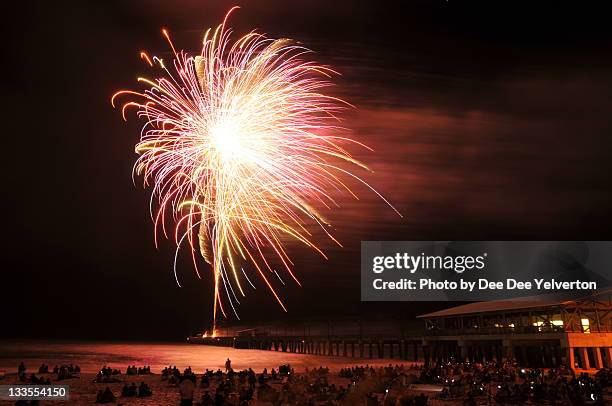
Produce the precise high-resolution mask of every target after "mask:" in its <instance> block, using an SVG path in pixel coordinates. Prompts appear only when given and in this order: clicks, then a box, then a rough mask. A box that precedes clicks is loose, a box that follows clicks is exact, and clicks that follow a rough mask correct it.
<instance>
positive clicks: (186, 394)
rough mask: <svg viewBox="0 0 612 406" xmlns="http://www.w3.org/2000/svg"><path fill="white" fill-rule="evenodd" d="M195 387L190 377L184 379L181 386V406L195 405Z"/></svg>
mask: <svg viewBox="0 0 612 406" xmlns="http://www.w3.org/2000/svg"><path fill="white" fill-rule="evenodd" d="M194 390H195V385H194V383H193V380H191V379H190V377H184V378H183V381H182V382H181V384H180V385H179V393H180V395H181V406H191V405H192V404H193V392H194Z"/></svg>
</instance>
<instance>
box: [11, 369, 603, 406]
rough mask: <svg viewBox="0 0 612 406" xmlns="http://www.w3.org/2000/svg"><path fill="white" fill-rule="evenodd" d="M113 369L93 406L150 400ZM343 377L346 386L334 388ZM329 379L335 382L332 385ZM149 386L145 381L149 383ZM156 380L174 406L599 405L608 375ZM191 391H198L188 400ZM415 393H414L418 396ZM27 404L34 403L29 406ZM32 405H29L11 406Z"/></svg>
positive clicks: (446, 373) (208, 375)
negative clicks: (175, 398) (174, 396)
mask: <svg viewBox="0 0 612 406" xmlns="http://www.w3.org/2000/svg"><path fill="white" fill-rule="evenodd" d="M80 371H81V370H80V367H79V366H78V365H72V364H70V365H61V366H58V365H56V366H55V367H54V368H53V369H52V370H51V369H50V368H49V366H48V365H46V364H44V363H43V364H42V365H41V366H40V368H39V369H38V375H40V376H37V375H36V374H35V373H31V374H30V375H29V376H28V375H27V368H26V366H25V364H24V363H23V362H22V363H20V365H19V366H18V369H17V372H18V377H19V380H20V381H21V382H23V383H26V384H41V385H49V384H51V377H49V376H44V375H51V374H55V375H56V376H57V378H56V379H54V380H56V381H59V380H62V379H68V378H67V377H74V378H78V377H79V374H80ZM150 374H152V372H151V368H150V366H143V367H137V366H136V365H131V366H128V367H127V369H126V373H125V375H126V376H135V375H150ZM120 378H121V371H120V370H119V369H116V368H111V367H110V366H107V365H104V366H103V367H102V368H101V369H100V370H99V371H98V373H97V374H96V377H95V379H94V382H95V383H101V384H107V386H106V387H105V388H104V389H100V390H98V392H97V394H96V403H114V402H121V399H122V398H146V397H151V396H153V391H152V389H151V387H150V386H149V384H147V383H146V382H144V381H141V382H140V384H137V382H123V380H121V379H120ZM338 378H345V379H346V380H347V381H348V382H347V383H346V385H340V384H337V382H338ZM331 381H336V383H333V382H331ZM119 382H123V387H122V388H121V392H120V393H118V394H115V393H113V390H112V389H111V385H108V384H111V383H119ZM149 382H151V381H149ZM161 382H163V383H165V384H166V385H168V387H170V388H172V387H174V388H176V390H177V392H178V395H179V398H180V405H181V406H194V405H195V406H226V405H234V406H235V405H240V406H245V405H249V404H250V403H251V402H252V401H253V400H254V399H257V400H258V401H262V402H270V403H272V404H273V405H315V404H326V405H334V404H353V403H355V402H358V403H361V404H364V403H365V404H366V405H367V406H377V405H399V406H425V405H427V404H429V403H430V398H434V397H435V398H436V399H438V401H442V402H444V401H449V402H450V404H454V405H456V404H463V405H464V406H475V405H477V404H483V403H486V404H496V405H525V404H550V405H571V406H582V405H593V406H598V405H604V404H605V402H606V400H605V393H606V391H607V390H608V388H609V387H610V386H611V385H612V370H610V369H602V370H599V371H598V372H597V373H595V374H593V375H589V374H586V373H581V374H578V375H576V374H575V373H574V372H573V371H572V370H571V369H569V368H556V369H548V370H541V369H525V368H521V367H519V366H518V365H517V364H516V363H515V362H512V361H507V362H504V363H496V362H489V363H470V362H445V363H435V364H432V365H428V366H422V365H420V364H412V365H388V366H386V367H375V366H371V365H362V366H351V367H347V368H342V369H340V371H339V372H338V374H337V376H336V377H334V376H333V375H332V374H331V373H330V370H329V369H328V368H326V367H322V366H321V367H318V368H314V369H310V370H309V369H308V368H306V370H305V371H304V372H303V373H299V374H296V373H295V371H294V370H293V368H291V366H290V365H288V364H286V365H280V366H279V367H278V368H277V369H275V368H272V369H271V370H270V371H268V369H267V368H265V369H264V370H263V371H261V372H260V373H256V372H255V371H254V370H253V369H251V368H248V369H243V370H239V371H236V370H234V369H233V368H232V364H231V361H230V360H229V359H227V361H226V363H225V370H223V371H222V370H221V369H217V370H211V369H206V370H205V371H203V373H201V374H196V373H195V372H194V371H193V370H192V368H191V367H190V366H188V367H187V368H185V369H184V370H183V371H181V370H179V369H178V368H177V367H176V366H168V367H165V368H164V369H163V370H162V371H161ZM426 385H429V386H430V387H434V388H439V390H436V391H430V392H429V394H428V395H426V394H425V393H422V392H420V390H419V388H423V387H424V386H426ZM196 390H197V391H198V392H200V393H201V395H200V397H199V398H198V399H195V394H196ZM419 392H420V393H419ZM32 402H35V401H32ZM17 404H19V405H28V404H29V405H34V404H37V403H23V402H22V403H17Z"/></svg>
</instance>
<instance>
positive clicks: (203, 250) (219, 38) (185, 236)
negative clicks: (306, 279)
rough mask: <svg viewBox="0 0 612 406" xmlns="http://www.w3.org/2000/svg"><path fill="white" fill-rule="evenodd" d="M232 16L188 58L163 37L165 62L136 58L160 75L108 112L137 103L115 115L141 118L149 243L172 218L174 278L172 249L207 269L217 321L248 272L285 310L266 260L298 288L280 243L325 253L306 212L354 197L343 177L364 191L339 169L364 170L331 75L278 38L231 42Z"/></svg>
mask: <svg viewBox="0 0 612 406" xmlns="http://www.w3.org/2000/svg"><path fill="white" fill-rule="evenodd" d="M234 9H236V7H235V8H233V9H231V10H230V11H229V12H228V13H227V15H226V17H225V20H224V21H223V23H222V24H221V25H219V26H218V27H217V28H216V29H215V30H210V29H209V30H208V31H207V32H206V34H205V35H204V41H203V47H202V51H201V53H200V55H197V56H188V55H187V54H186V53H185V52H183V51H178V52H177V51H176V49H175V48H174V45H173V43H172V41H171V40H170V36H169V35H168V33H167V31H166V30H163V34H164V36H165V37H166V39H167V40H168V42H169V43H170V46H171V48H172V51H173V53H174V59H173V61H172V62H169V61H168V62H164V61H163V60H162V59H159V58H157V57H152V58H151V57H149V55H148V54H147V53H145V52H142V53H141V54H140V56H141V58H142V59H143V60H144V61H145V62H146V63H147V64H148V65H150V66H157V67H159V68H160V69H161V70H162V77H160V78H158V79H155V80H149V79H146V78H138V81H139V82H140V83H142V84H144V85H145V86H146V87H147V89H145V90H143V91H141V92H136V91H130V90H122V91H119V92H117V93H115V95H113V97H112V100H111V101H112V103H113V106H115V99H116V98H117V97H120V96H123V95H131V96H136V97H137V100H138V101H128V102H126V103H124V104H123V108H122V113H123V117H124V119H125V113H126V110H127V109H128V108H131V107H134V108H136V110H137V113H138V116H139V117H141V118H143V119H144V120H145V124H144V128H143V130H142V133H141V134H142V135H141V139H140V142H139V143H138V144H137V145H136V152H137V153H138V154H140V157H139V158H138V160H137V161H136V164H135V166H134V173H135V174H137V175H141V176H142V177H143V179H144V185H145V186H151V187H152V196H151V208H152V217H153V221H154V223H155V239H156V241H157V234H158V232H159V231H160V229H161V231H162V233H163V234H164V235H165V236H166V237H168V233H167V227H166V223H167V221H168V220H167V216H166V215H167V214H171V215H172V219H173V223H174V232H173V234H174V235H173V238H174V241H175V243H176V245H177V249H176V255H175V261H174V273H175V277H176V258H177V256H178V252H179V249H180V247H181V246H183V245H185V246H188V247H189V250H190V252H191V256H192V259H193V264H194V266H195V269H196V272H197V273H198V276H199V275H200V272H199V270H198V260H197V257H198V254H199V256H201V257H202V258H203V259H204V261H205V262H206V263H208V264H209V265H210V267H211V269H212V274H213V279H214V306H213V320H214V321H216V319H217V311H218V310H220V311H221V312H222V314H223V315H224V316H226V306H227V304H229V305H230V306H231V307H232V309H234V313H236V311H235V307H234V303H239V301H238V297H239V296H244V295H245V288H246V287H249V286H251V287H253V288H254V285H253V284H252V282H251V281H252V280H253V277H252V276H258V277H259V278H260V280H262V281H263V282H264V284H265V285H266V286H267V288H268V289H269V291H270V292H271V293H272V295H273V296H274V297H275V298H276V300H277V301H278V303H279V304H280V306H281V307H282V308H283V309H285V306H284V305H283V302H282V300H281V299H280V297H279V296H278V294H277V292H276V290H275V288H274V286H273V283H276V281H275V279H279V280H280V281H281V282H283V279H281V277H280V275H279V274H278V273H277V272H276V270H275V269H274V267H273V266H272V264H271V263H270V261H271V260H272V258H271V257H275V258H276V259H277V260H278V261H279V263H281V264H282V266H283V268H284V270H285V271H286V272H287V274H288V275H289V276H290V277H291V278H292V279H293V280H294V281H295V282H296V283H298V284H299V281H298V279H297V277H296V276H295V275H294V273H293V272H292V269H291V268H292V262H291V259H290V257H289V255H288V253H287V251H286V247H285V242H284V241H286V237H290V239H294V240H297V241H299V242H301V243H303V244H305V245H306V246H308V247H310V248H312V249H313V250H315V251H317V252H319V253H320V254H321V255H322V256H323V257H325V255H324V254H323V252H322V251H321V250H320V249H319V248H318V247H317V245H316V244H315V242H314V241H313V239H312V234H311V233H310V232H309V230H308V228H309V227H310V225H311V224H317V225H318V226H319V227H320V228H321V229H322V230H323V231H324V232H325V233H326V234H327V235H328V236H329V238H331V239H332V240H333V241H334V242H336V243H338V241H336V240H335V239H334V238H333V237H332V236H331V234H329V232H328V230H327V229H328V227H329V224H328V222H327V221H326V220H325V219H324V217H323V216H322V214H321V213H320V212H319V211H318V209H316V208H315V206H320V207H325V208H331V207H332V206H336V207H337V206H338V204H337V202H336V201H335V199H334V197H332V193H334V192H336V191H342V190H344V191H345V192H346V193H348V194H350V195H351V196H354V197H356V196H355V195H354V193H353V192H352V191H351V190H350V189H349V186H348V185H347V183H346V182H345V181H346V180H352V181H354V180H356V181H358V182H361V183H363V184H365V185H366V186H368V185H367V184H366V183H365V182H364V181H362V180H361V179H360V178H359V177H358V176H356V175H354V174H353V173H351V172H350V171H349V170H348V169H343V168H342V167H341V166H354V167H359V168H363V169H367V168H366V166H365V165H363V164H362V163H360V162H359V161H357V160H355V159H354V158H353V157H352V156H351V155H350V153H349V152H348V151H347V150H346V149H345V147H346V145H350V144H353V145H358V146H361V147H365V146H364V145H363V144H360V143H358V142H357V141H354V140H351V139H349V138H345V137H341V136H339V135H334V134H338V133H339V132H340V130H341V128H340V127H339V124H338V122H339V119H338V117H337V114H338V113H340V112H341V111H342V110H343V109H344V108H346V106H347V105H348V104H347V103H345V102H343V101H342V100H340V99H337V98H334V97H331V96H328V95H325V94H323V93H322V92H323V90H324V89H325V88H326V87H328V86H329V85H330V83H329V82H328V79H329V78H330V77H331V75H333V74H334V73H335V72H334V71H332V70H331V69H330V68H328V67H325V66H320V65H317V64H315V63H313V62H310V61H308V60H306V59H305V58H306V56H307V55H308V54H309V52H310V51H309V50H307V49H305V48H303V47H300V46H297V45H294V44H293V43H292V42H291V41H290V40H287V39H278V40H273V39H268V38H266V37H265V36H263V35H261V34H257V33H255V32H251V33H249V34H247V35H245V36H243V37H242V38H240V39H238V40H237V41H235V42H233V43H232V42H230V37H231V30H229V29H227V28H226V23H227V18H228V16H229V15H230V14H231V12H232V11H233V10H234ZM366 148H367V147H366ZM368 187H369V186H368ZM370 189H371V190H373V191H374V189H372V188H371V187H370ZM374 193H376V194H378V193H377V192H376V191H374ZM379 196H380V195H379ZM381 198H382V196H381ZM382 199H383V200H384V198H382ZM385 202H386V200H385ZM387 203H388V202H387ZM153 207H156V209H155V210H153ZM398 214H399V213H398ZM338 244H339V243H338ZM247 274H251V275H252V276H251V277H249V276H247ZM275 274H276V275H275ZM245 281H246V283H245ZM177 283H179V281H178V278H177ZM283 284H284V282H283ZM179 285H180V284H179ZM285 310H286V309H285ZM213 331H214V326H213Z"/></svg>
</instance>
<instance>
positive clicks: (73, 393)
mask: <svg viewBox="0 0 612 406" xmlns="http://www.w3.org/2000/svg"><path fill="white" fill-rule="evenodd" d="M227 358H230V359H231V360H232V367H233V368H234V369H235V370H241V369H248V368H253V369H254V370H255V371H256V372H258V373H259V372H261V371H262V370H263V369H264V368H267V369H268V371H270V370H271V369H272V368H276V369H278V367H279V365H282V364H290V365H291V367H292V368H294V370H295V372H296V373H297V374H300V373H303V372H304V371H305V370H306V368H308V369H313V368H318V367H321V366H323V367H327V368H329V369H330V372H331V373H330V375H329V376H330V378H329V380H330V383H335V384H336V385H343V386H346V385H347V384H348V383H349V380H348V379H346V378H341V377H339V376H337V372H338V371H339V370H340V369H341V368H344V367H347V366H356V365H365V364H369V365H375V366H386V365H389V364H390V363H392V364H396V363H397V360H384V359H382V360H381V359H377V360H370V359H359V358H345V357H328V356H314V355H305V354H293V353H283V352H275V351H261V350H238V349H234V348H228V347H214V346H205V345H200V344H183V343H178V344H167V343H128V344H126V343H83V342H41V341H32V342H2V343H0V375H2V372H3V373H4V376H3V378H2V379H0V384H2V385H7V384H11V383H17V382H18V379H17V375H16V372H17V366H18V365H19V363H20V362H21V361H23V362H24V363H25V365H26V367H27V368H28V369H27V371H26V372H27V374H28V375H29V374H30V373H37V372H38V367H39V366H40V365H41V364H42V363H45V364H47V365H49V366H50V368H53V366H54V365H63V364H78V365H79V366H80V368H81V371H82V373H81V374H80V377H79V378H73V379H68V380H63V381H60V382H57V381H55V378H56V376H55V375H53V374H48V375H42V376H43V377H49V378H50V379H51V381H52V383H58V384H67V385H70V400H69V401H53V402H42V403H43V404H45V403H47V404H53V405H91V404H94V402H95V399H96V393H97V392H98V390H103V389H104V388H106V386H109V387H110V389H111V390H112V391H113V393H114V394H115V395H116V396H117V397H118V399H117V403H116V404H125V405H160V406H165V405H178V403H179V394H178V388H176V387H175V386H169V385H168V382H166V381H162V379H161V375H160V373H161V370H162V369H163V368H164V367H166V366H169V365H172V366H176V367H177V368H179V369H180V370H181V371H182V370H183V369H184V368H186V367H188V366H191V368H192V369H193V371H194V372H195V373H196V374H197V375H198V376H199V375H201V374H202V373H203V372H204V371H205V370H206V369H207V368H208V369H211V370H216V369H222V370H224V364H225V360H226V359H227ZM104 365H107V366H109V367H111V368H116V369H119V370H120V371H121V372H122V374H121V375H119V376H118V379H120V380H121V381H122V382H117V383H109V384H107V383H95V382H94V378H95V375H96V373H97V372H98V371H99V370H100V368H101V367H102V366H104ZM128 365H136V366H144V365H149V366H151V371H152V374H151V375H137V376H128V375H125V370H126V368H127V366H128ZM37 375H38V374H37ZM143 381H144V382H145V383H147V384H148V385H149V386H150V387H151V389H152V391H153V396H152V397H150V398H119V395H120V393H121V388H122V387H123V385H124V383H126V382H127V383H128V384H130V383H132V382H135V383H136V384H139V383H140V382H143ZM280 385H281V384H280V382H279V383H274V384H272V386H277V387H279V388H280ZM203 393H204V389H201V388H197V389H196V393H195V399H201V397H202V394H203ZM13 404H14V402H11V401H4V402H2V401H0V405H13ZM255 404H267V403H263V402H256V403H255Z"/></svg>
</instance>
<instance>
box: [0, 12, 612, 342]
mask: <svg viewBox="0 0 612 406" xmlns="http://www.w3.org/2000/svg"><path fill="white" fill-rule="evenodd" d="M20 3H24V4H22V5H20V6H16V5H13V7H15V8H13V9H12V10H11V12H6V13H4V18H3V20H4V21H3V23H2V26H3V27H2V29H3V30H4V31H5V32H4V33H3V34H4V35H3V50H4V51H3V57H4V63H3V68H4V70H5V72H4V78H5V79H4V83H3V95H2V103H3V107H4V108H3V112H4V120H3V130H4V131H3V147H4V154H3V166H4V170H3V175H4V176H3V177H4V181H3V186H4V188H3V190H4V192H3V198H2V204H3V211H4V214H5V215H4V221H5V227H4V233H3V240H4V241H3V248H4V254H3V255H2V276H3V278H2V283H1V284H0V286H1V296H0V297H2V299H3V302H4V303H5V305H4V309H3V311H2V313H3V325H4V326H9V328H8V329H4V328H3V331H4V332H3V335H4V336H7V337H59V338H117V339H122V338H131V339H172V338H181V337H184V336H185V335H186V334H187V333H190V332H193V331H196V330H199V329H201V328H203V327H205V326H206V325H207V324H208V323H209V321H210V313H211V312H210V309H211V301H210V297H211V282H210V280H207V279H204V280H198V279H197V278H196V277H195V275H194V273H193V271H192V269H191V267H190V266H189V263H188V261H182V262H181V263H180V266H179V275H180V277H181V280H182V282H183V286H184V287H183V288H179V287H177V286H176V284H175V282H174V276H173V274H172V257H173V252H174V249H173V247H172V245H171V244H170V243H169V242H167V241H163V242H162V244H161V247H160V249H159V250H156V249H155V247H154V244H153V236H152V228H153V226H152V224H151V221H150V219H149V213H148V191H145V190H142V188H141V187H140V184H139V183H137V185H138V186H137V187H135V186H134V185H133V184H132V179H131V169H132V165H133V162H134V160H135V158H136V155H135V154H134V144H135V143H136V142H137V140H138V136H139V128H140V124H141V123H139V122H138V121H137V120H136V118H135V117H132V118H131V119H130V120H129V122H128V123H124V122H123V121H122V119H121V117H120V114H119V112H118V111H116V110H113V109H112V108H111V106H110V103H109V99H110V96H111V95H112V94H113V93H114V91H116V90H118V89H121V88H126V87H127V88H131V87H135V86H136V82H135V78H136V77H137V76H139V75H140V74H141V73H142V72H143V71H144V70H145V68H144V65H143V64H142V61H140V60H139V58H138V54H139V52H140V50H142V49H146V50H148V51H150V52H151V53H153V54H157V55H165V54H167V52H168V48H167V45H166V43H165V42H164V40H163V38H162V37H161V35H160V28H161V27H167V28H168V29H169V30H170V32H171V33H172V36H173V39H174V42H175V44H177V46H178V47H180V48H183V49H185V50H188V51H198V46H199V44H200V42H201V36H202V32H203V30H204V28H206V27H209V26H214V25H216V24H218V23H219V22H220V20H221V19H222V17H223V15H224V12H225V10H227V9H228V8H229V7H230V6H231V5H233V4H235V3H233V2H232V3H230V2H223V1H217V2H212V1H204V0H201V1H194V0H189V1H183V0H175V1H170V2H168V1H100V2H97V3H96V4H94V2H82V1H81V2H70V1H66V2H49V1H40V2H20ZM237 3H238V4H241V5H242V6H243V8H242V9H241V10H240V11H239V12H238V13H236V14H235V15H234V17H233V18H232V20H231V25H232V26H234V27H235V29H236V31H238V32H240V33H242V32H245V31H248V30H251V29H253V28H255V29H257V30H258V31H260V32H264V33H267V34H269V35H270V36H272V37H278V36H283V37H290V38H295V39H297V40H300V41H302V42H303V43H304V44H305V45H306V46H308V47H310V48H312V49H314V50H315V51H316V52H317V53H316V54H315V55H314V57H315V58H316V59H317V60H319V61H320V62H323V63H327V64H330V65H332V66H333V67H334V68H335V69H336V70H338V71H339V72H340V73H341V74H342V76H341V77H339V78H337V79H336V82H337V84H338V86H337V87H336V88H335V90H334V91H335V92H337V95H338V96H341V97H343V98H345V99H347V100H348V101H350V102H351V103H352V104H354V105H355V106H356V108H355V109H354V110H351V111H349V112H347V114H346V116H345V126H346V127H348V128H350V129H351V131H352V134H351V136H353V137H354V138H356V139H358V140H359V141H363V142H365V143H367V144H368V145H370V146H372V147H373V148H374V150H375V151H374V152H368V153H363V154H361V153H359V154H358V156H359V157H360V158H362V159H363V160H364V161H366V162H368V163H369V164H370V166H371V167H372V169H373V170H374V172H375V173H373V174H363V175H364V176H365V178H366V179H367V180H368V182H370V183H371V184H372V185H373V186H375V187H376V188H377V189H378V190H379V191H380V192H381V193H382V194H384V195H385V196H386V197H387V198H389V199H390V200H391V201H392V202H393V204H394V205H395V206H396V207H397V208H398V209H399V210H400V211H401V212H402V213H403V214H404V218H402V219H400V218H398V217H397V216H395V215H394V213H393V212H392V211H391V210H390V209H389V208H387V207H385V205H384V203H382V202H381V201H380V200H378V199H377V198H376V197H375V196H374V195H373V194H371V193H369V192H368V191H367V190H365V189H360V188H359V187H357V190H358V192H359V195H360V197H361V200H359V201H352V200H345V201H344V203H345V204H344V205H343V208H342V209H341V210H336V211H334V212H332V213H330V214H329V217H330V219H331V220H332V222H333V224H334V225H335V226H336V227H337V230H336V233H335V235H336V237H337V238H338V239H339V240H341V241H342V242H343V244H344V245H345V247H344V248H343V249H339V248H334V246H333V245H332V244H331V243H330V242H325V241H324V242H323V243H322V247H323V248H324V249H325V250H326V252H327V253H328V255H329V257H330V259H329V260H328V261H323V260H321V259H320V258H319V257H317V256H316V255H315V254H313V253H310V252H305V251H303V250H302V249H300V248H299V247H292V246H290V247H289V250H290V252H292V253H293V254H294V257H295V259H296V261H295V262H296V267H295V270H296V273H297V274H298V276H299V277H300V279H301V281H302V283H303V285H304V286H303V287H302V288H297V287H295V286H287V287H285V288H284V289H283V290H282V295H283V297H284V298H285V299H286V303H287V305H288V308H289V314H288V315H284V314H283V312H282V310H281V309H280V308H279V307H278V306H277V305H276V304H275V302H274V300H273V299H272V298H271V297H270V296H269V295H265V294H264V292H263V290H264V289H263V287H262V288H261V289H258V290H257V291H254V292H250V293H249V296H248V297H247V299H246V300H245V301H244V302H243V304H242V306H241V308H240V310H239V312H240V314H241V316H242V317H243V319H244V320H245V321H249V320H276V319H279V318H284V317H302V316H311V315H318V316H321V315H325V314H327V312H332V313H333V314H338V315H343V316H354V315H359V314H366V313H368V314H370V313H374V312H387V311H392V312H395V313H396V314H400V315H402V317H405V318H411V317H412V316H414V315H416V314H419V313H422V312H423V311H426V310H430V309H433V308H436V307H441V306H445V305H446V304H444V303H442V304H439V303H438V304H436V303H433V304H422V303H421V304H418V305H417V304H411V303H401V304H399V303H392V304H367V303H360V302H359V281H358V278H359V261H358V258H359V256H358V253H359V242H360V241H361V240H454V239H460V240H512V239H527V240H536V239H542V240H564V239H569V240H583V239H591V240H593V239H607V240H609V239H612V231H611V230H612V216H611V215H610V207H611V203H612V190H611V188H610V186H609V183H610V181H609V179H608V178H609V175H610V173H611V171H610V169H611V168H612V163H611V162H612V160H610V147H611V146H612V119H611V117H612V116H611V114H610V112H611V109H612V97H610V94H611V91H612V69H611V68H612V58H611V53H610V49H611V45H612V32H611V31H612V26H610V24H609V21H608V16H609V14H608V13H606V12H604V10H598V9H596V8H593V7H594V6H592V5H589V6H588V7H587V6H585V5H581V4H580V3H571V4H568V5H565V6H562V5H559V4H557V2H552V1H550V2H549V1H542V2H538V4H539V5H538V6H537V7H534V6H533V5H532V4H529V5H527V4H521V3H520V2H510V1H504V2H488V3H490V4H487V3H484V4H477V3H470V4H469V5H466V4H464V3H465V2H463V1H453V0H449V1H445V0H439V1H438V0H430V1H417V2H406V1H403V2H398V4H399V3H401V5H402V6H401V7H400V6H399V5H397V6H396V5H393V4H389V3H390V2H373V1H370V2H357V1H353V2H351V1H330V0H325V1H318V0H317V1H309V2H292V1H269V0H266V1H262V0H258V1H255V0H253V1H244V2H237ZM379 3H380V4H379ZM493 3H494V5H493ZM211 4H214V5H211ZM383 4H384V5H383ZM286 279H287V278H286ZM288 285H290V284H288ZM332 309H333V310H332Z"/></svg>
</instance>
